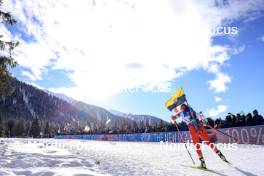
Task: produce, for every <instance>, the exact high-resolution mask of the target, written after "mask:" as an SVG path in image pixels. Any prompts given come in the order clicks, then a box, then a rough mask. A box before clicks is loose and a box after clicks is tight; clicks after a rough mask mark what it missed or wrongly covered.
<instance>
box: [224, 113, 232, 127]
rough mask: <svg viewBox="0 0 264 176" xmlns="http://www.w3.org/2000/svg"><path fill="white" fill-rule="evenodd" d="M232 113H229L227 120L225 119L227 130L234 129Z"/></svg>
mask: <svg viewBox="0 0 264 176" xmlns="http://www.w3.org/2000/svg"><path fill="white" fill-rule="evenodd" d="M231 115H232V114H231V113H228V115H227V116H226V119H225V126H226V127H227V128H230V127H232V118H231Z"/></svg>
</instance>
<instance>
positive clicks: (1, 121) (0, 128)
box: [0, 115, 4, 137]
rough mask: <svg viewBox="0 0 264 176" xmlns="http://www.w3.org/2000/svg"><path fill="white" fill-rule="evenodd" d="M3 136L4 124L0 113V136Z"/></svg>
mask: <svg viewBox="0 0 264 176" xmlns="http://www.w3.org/2000/svg"><path fill="white" fill-rule="evenodd" d="M3 136H4V124H3V119H2V117H1V115H0V137H3Z"/></svg>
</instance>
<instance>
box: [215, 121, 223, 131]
mask: <svg viewBox="0 0 264 176" xmlns="http://www.w3.org/2000/svg"><path fill="white" fill-rule="evenodd" d="M221 127H222V125H221V119H216V120H215V125H214V128H215V129H218V128H221Z"/></svg>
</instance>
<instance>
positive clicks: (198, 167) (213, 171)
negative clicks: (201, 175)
mask: <svg viewBox="0 0 264 176" xmlns="http://www.w3.org/2000/svg"><path fill="white" fill-rule="evenodd" d="M181 166H183V167H188V168H192V169H199V170H202V171H207V172H212V173H215V174H219V173H220V172H219V171H215V170H212V169H208V168H202V167H200V166H190V165H181Z"/></svg>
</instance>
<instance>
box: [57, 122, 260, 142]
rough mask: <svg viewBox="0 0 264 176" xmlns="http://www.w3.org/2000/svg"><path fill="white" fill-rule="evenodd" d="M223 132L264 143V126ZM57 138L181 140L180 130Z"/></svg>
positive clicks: (221, 137) (185, 134)
mask: <svg viewBox="0 0 264 176" xmlns="http://www.w3.org/2000/svg"><path fill="white" fill-rule="evenodd" d="M220 130H221V131H222V132H224V133H227V134H229V135H231V136H234V137H235V138H236V139H238V143H241V144H257V145H264V126H263V125H261V126H249V127H234V128H223V129H220ZM208 133H209V136H210V137H211V138H215V140H216V142H217V143H234V142H236V141H234V140H233V139H231V138H229V137H227V136H225V135H223V134H221V133H219V132H217V131H215V130H208ZM182 135H183V138H184V141H187V140H189V141H191V136H190V134H189V132H188V131H184V132H182ZM55 138H56V139H82V140H98V141H134V142H160V141H164V142H165V141H168V142H174V143H177V142H180V136H179V133H178V132H163V133H136V134H100V135H94V134H85V135H57V136H55Z"/></svg>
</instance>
